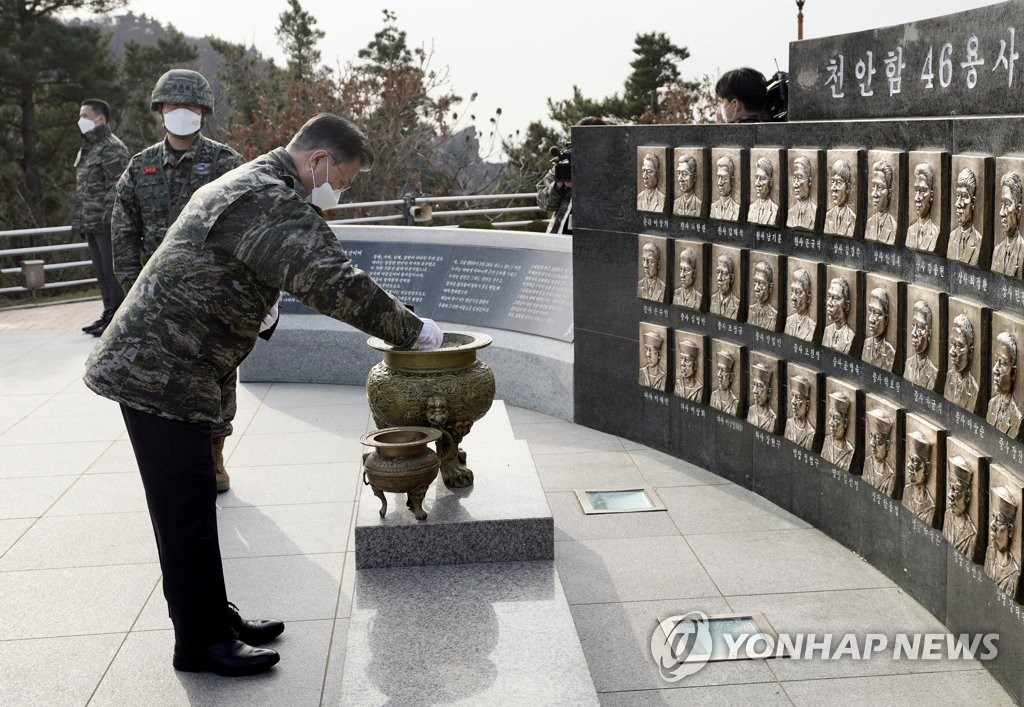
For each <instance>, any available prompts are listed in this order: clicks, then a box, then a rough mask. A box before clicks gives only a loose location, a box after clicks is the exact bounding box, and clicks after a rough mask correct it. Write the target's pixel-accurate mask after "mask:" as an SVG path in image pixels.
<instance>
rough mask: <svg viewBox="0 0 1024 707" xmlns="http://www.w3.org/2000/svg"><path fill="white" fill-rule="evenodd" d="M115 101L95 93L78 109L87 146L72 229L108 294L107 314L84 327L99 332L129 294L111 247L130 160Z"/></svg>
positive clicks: (81, 156)
mask: <svg viewBox="0 0 1024 707" xmlns="http://www.w3.org/2000/svg"><path fill="white" fill-rule="evenodd" d="M108 120H110V106H109V105H107V103H106V101H101V100H99V99H98V98H89V99H87V100H84V101H82V104H81V107H80V108H79V111H78V129H79V130H80V131H81V133H82V147H81V149H79V151H78V156H77V157H76V158H75V205H74V210H73V211H72V215H71V230H72V232H73V233H77V234H78V236H79V237H80V238H84V239H85V240H86V242H87V243H88V244H89V254H90V256H91V257H92V265H93V268H95V269H96V280H97V282H99V285H100V295H101V297H102V299H103V314H102V315H101V316H100V318H99V319H97V320H96V321H95V322H93V323H92V324H89V325H87V326H84V327H82V331H84V332H85V333H86V334H94V335H95V336H99V335H100V334H102V333H103V330H104V329H106V327H107V324H108V323H109V322H110V319H111V317H113V316H114V312H115V311H116V310H117V308H118V307H119V306H121V302H122V300H124V293H123V292H122V291H121V286H120V285H118V284H117V279H116V278H115V277H114V269H113V266H112V263H111V253H110V212H111V209H112V208H113V205H114V185H115V184H116V183H117V179H118V177H120V176H121V172H123V171H124V167H125V165H126V164H127V163H128V148H127V147H125V145H124V143H123V142H121V140H120V139H119V138H118V137H117V136H116V135H114V133H112V132H110V126H109V125H108V124H107V121H108Z"/></svg>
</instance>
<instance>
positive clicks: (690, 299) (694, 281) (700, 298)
mask: <svg viewBox="0 0 1024 707" xmlns="http://www.w3.org/2000/svg"><path fill="white" fill-rule="evenodd" d="M707 249H708V246H707V244H706V243H702V242H700V241H687V240H676V241H675V254H676V255H675V266H676V281H675V289H674V290H673V292H672V304H674V305H678V306H680V307H686V308H687V309H693V310H697V311H702V310H704V309H706V305H705V302H706V297H705V294H704V293H705V292H706V291H707V288H706V285H705V282H706V280H707V278H706V276H705V274H706V262H707V256H706V253H707Z"/></svg>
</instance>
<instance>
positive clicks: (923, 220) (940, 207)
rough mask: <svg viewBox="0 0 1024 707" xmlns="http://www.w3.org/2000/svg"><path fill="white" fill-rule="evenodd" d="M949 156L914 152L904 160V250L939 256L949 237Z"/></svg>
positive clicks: (928, 152)
mask: <svg viewBox="0 0 1024 707" xmlns="http://www.w3.org/2000/svg"><path fill="white" fill-rule="evenodd" d="M948 172H949V153H946V152H936V151H928V150H915V151H913V152H911V153H910V157H909V159H908V160H907V177H906V181H907V200H906V201H907V218H906V223H907V235H906V240H905V243H906V246H907V248H911V249H913V250H920V251H923V252H925V253H935V254H938V255H941V254H942V253H944V252H945V247H946V238H945V234H947V233H949V205H948V204H947V201H948V200H949V193H948V192H947V190H946V174H947V173H948Z"/></svg>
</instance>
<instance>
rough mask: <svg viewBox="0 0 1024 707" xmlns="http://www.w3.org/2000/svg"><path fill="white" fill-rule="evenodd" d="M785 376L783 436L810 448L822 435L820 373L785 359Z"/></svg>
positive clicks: (812, 447)
mask: <svg viewBox="0 0 1024 707" xmlns="http://www.w3.org/2000/svg"><path fill="white" fill-rule="evenodd" d="M786 376H787V383H786V398H785V400H786V401H787V403H788V404H787V406H786V428H785V437H786V439H788V440H789V441H790V442H792V443H793V444H796V445H798V446H800V447H803V448H804V449H806V450H808V451H811V452H813V451H815V450H816V449H817V446H818V439H819V438H820V437H821V433H820V430H821V419H820V416H821V406H820V405H819V404H818V394H819V392H820V390H821V380H822V376H821V373H820V372H819V371H816V370H814V369H813V368H808V367H807V366H800V365H797V364H795V363H787V364H786Z"/></svg>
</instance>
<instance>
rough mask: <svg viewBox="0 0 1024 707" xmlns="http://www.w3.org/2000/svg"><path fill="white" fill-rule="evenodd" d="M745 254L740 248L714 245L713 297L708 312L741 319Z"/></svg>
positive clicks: (712, 256)
mask: <svg viewBox="0 0 1024 707" xmlns="http://www.w3.org/2000/svg"><path fill="white" fill-rule="evenodd" d="M743 256H744V253H743V251H742V250H741V249H740V248H733V247H732V246H724V245H717V244H716V245H713V246H712V247H711V273H710V277H711V297H710V298H709V300H708V311H709V312H710V313H711V314H715V315H717V316H719V317H725V318H726V319H734V320H736V321H739V319H740V306H741V305H742V303H743V282H744V280H743V263H744V258H743Z"/></svg>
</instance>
